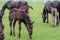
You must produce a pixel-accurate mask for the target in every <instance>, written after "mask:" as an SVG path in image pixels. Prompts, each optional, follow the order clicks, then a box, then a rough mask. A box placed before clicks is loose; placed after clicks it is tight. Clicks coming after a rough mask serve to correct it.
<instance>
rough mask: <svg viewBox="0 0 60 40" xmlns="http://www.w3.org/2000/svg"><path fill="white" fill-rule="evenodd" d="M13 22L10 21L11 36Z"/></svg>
mask: <svg viewBox="0 0 60 40" xmlns="http://www.w3.org/2000/svg"><path fill="white" fill-rule="evenodd" d="M12 21H13V20H10V35H12Z"/></svg>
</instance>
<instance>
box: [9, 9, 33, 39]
mask: <svg viewBox="0 0 60 40" xmlns="http://www.w3.org/2000/svg"><path fill="white" fill-rule="evenodd" d="M13 20H14V22H13V31H12V21H13ZM9 21H10V35H12V33H13V35H14V36H15V24H16V21H18V22H19V38H20V32H21V23H22V22H23V23H24V24H25V26H26V28H27V30H28V32H29V37H30V39H31V38H32V36H31V35H32V30H33V22H31V20H30V17H29V16H28V15H27V14H26V12H25V11H23V10H22V9H20V8H19V9H17V8H15V10H10V12H9Z"/></svg>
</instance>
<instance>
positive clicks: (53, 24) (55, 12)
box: [51, 8, 59, 27]
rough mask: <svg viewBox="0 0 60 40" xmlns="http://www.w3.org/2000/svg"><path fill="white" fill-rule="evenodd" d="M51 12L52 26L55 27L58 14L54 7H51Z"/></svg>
mask: <svg viewBox="0 0 60 40" xmlns="http://www.w3.org/2000/svg"><path fill="white" fill-rule="evenodd" d="M51 13H52V26H53V27H55V26H57V25H58V21H59V14H58V13H57V9H56V8H51Z"/></svg>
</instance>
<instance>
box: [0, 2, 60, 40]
mask: <svg viewBox="0 0 60 40" xmlns="http://www.w3.org/2000/svg"><path fill="white" fill-rule="evenodd" d="M3 4H4V3H0V9H1V8H2V5H3ZM29 5H31V6H32V7H33V8H34V9H33V10H31V9H30V10H29V11H30V18H31V20H32V21H35V23H34V26H33V35H32V40H60V25H59V26H57V27H55V28H54V27H52V26H51V15H49V23H48V24H47V23H43V22H42V17H41V13H42V10H43V6H44V3H29ZM8 15H9V11H8V10H7V9H6V10H5V15H4V17H3V24H4V26H5V27H4V33H5V40H29V36H28V32H27V30H26V27H25V26H24V24H23V23H22V30H21V38H20V39H19V38H18V22H17V23H16V27H15V29H16V30H15V31H16V36H15V37H14V36H10V35H9V33H10V27H9V20H8Z"/></svg>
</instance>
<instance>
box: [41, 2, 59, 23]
mask: <svg viewBox="0 0 60 40" xmlns="http://www.w3.org/2000/svg"><path fill="white" fill-rule="evenodd" d="M50 7H53V8H56V9H57V11H58V12H59V20H60V1H53V2H51V1H48V2H47V3H46V4H45V6H44V8H43V13H42V18H43V23H45V21H46V20H47V23H48V22H49V21H48V13H50V14H51V9H50Z"/></svg>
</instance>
